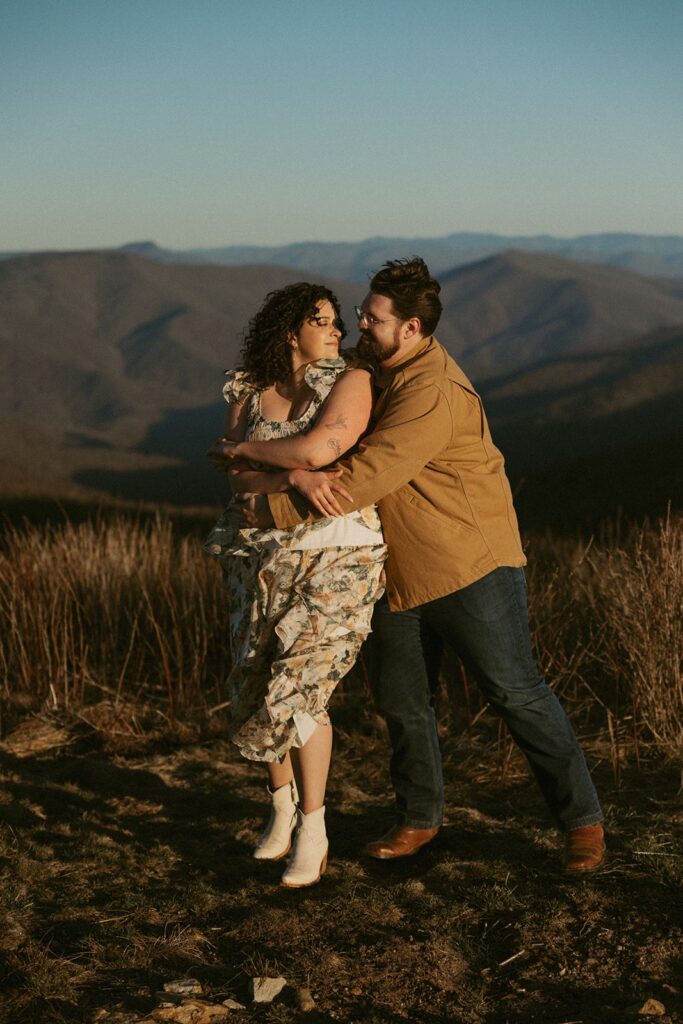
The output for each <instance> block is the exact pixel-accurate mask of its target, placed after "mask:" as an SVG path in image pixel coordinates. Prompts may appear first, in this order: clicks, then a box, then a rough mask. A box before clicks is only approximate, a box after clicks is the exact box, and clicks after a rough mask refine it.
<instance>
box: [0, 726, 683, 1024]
mask: <svg viewBox="0 0 683 1024" xmlns="http://www.w3.org/2000/svg"><path fill="white" fill-rule="evenodd" d="M31 729H33V731H34V740H35V738H36V737H37V736H39V735H40V731H41V729H42V730H43V739H42V741H40V742H31ZM50 730H52V734H51V737H52V738H51V739H50ZM365 733H366V734H363V733H362V732H360V731H355V730H354V731H348V732H344V731H343V730H341V731H339V732H338V734H337V743H336V749H335V756H334V762H333V769H332V775H331V782H330V791H329V801H328V807H329V811H328V825H329V833H330V839H331V857H330V863H329V867H328V871H327V874H326V875H325V877H324V879H323V880H322V882H321V884H320V885H318V886H317V887H315V888H313V889H310V890H305V891H290V890H285V889H282V888H280V887H279V886H278V879H279V874H280V873H281V870H282V868H281V866H278V865H277V864H261V863H257V862H255V861H253V860H252V858H251V849H252V847H253V845H254V843H255V842H256V840H257V837H258V835H259V832H260V829H261V826H262V821H263V817H264V814H265V803H264V790H263V780H262V777H261V774H260V772H259V769H258V768H257V767H255V766H253V765H250V764H247V763H244V762H242V761H240V759H239V757H238V756H237V755H236V754H235V753H234V752H233V750H232V749H231V747H230V745H229V744H228V743H227V742H226V741H225V740H224V739H221V738H213V739H207V740H203V741H194V742H191V741H190V742H187V741H186V742H185V743H178V742H175V743H171V742H169V741H168V740H165V741H159V740H157V741H155V742H154V743H150V742H149V741H146V740H144V738H142V737H138V738H137V739H135V737H133V740H131V736H130V735H128V738H127V741H126V743H123V744H120V745H118V746H117V744H116V742H115V737H114V736H113V735H110V736H109V737H108V740H107V742H106V743H103V742H102V741H101V738H100V739H99V740H97V741H95V739H94V738H93V736H94V734H90V733H88V732H87V730H85V731H81V732H76V733H72V732H71V731H70V730H69V729H68V728H62V727H61V726H59V725H57V726H56V725H55V724H54V723H49V724H46V723H45V722H44V721H43V722H39V721H38V720H34V723H33V725H32V726H29V727H24V733H23V734H22V732H21V730H20V731H19V732H18V733H17V734H15V736H14V740H13V738H12V736H11V735H10V736H9V737H8V738H7V739H6V741H5V743H4V744H3V745H2V750H1V752H0V775H1V777H2V789H1V793H0V821H1V822H2V824H1V825H0V864H1V865H2V868H1V870H2V881H3V884H2V895H1V897H0V912H1V918H2V923H1V924H0V962H1V964H2V967H1V968H0V972H1V974H2V975H3V978H2V984H0V1020H2V1021H3V1022H8V1024H24V1022H26V1024H29V1022H30V1024H43V1022H45V1024H48V1022H72V1021H73V1022H86V1021H87V1022H90V1021H98V1022H101V1024H134V1022H138V1021H143V1020H151V1021H177V1022H181V1024H211V1022H213V1024H216V1022H222V1021H235V1022H236V1024H251V1022H274V1024H275V1022H282V1024H284V1022H290V1021H292V1022H293V1021H299V1020H302V1021H303V1020H306V1021H310V1022H315V1021H319V1022H323V1021H330V1022H332V1021H348V1022H355V1021H364V1022H365V1021H367V1022H375V1024H388V1022H393V1021H414V1022H425V1024H437V1022H446V1021H453V1022H463V1024H465V1022H472V1024H475V1022H491V1024H493V1022H496V1024H505V1022H509V1024H513V1022H514V1024H517V1022H520V1024H521V1022H525V1024H526V1022H534V1021H539V1022H540V1021H542V1022H552V1024H588V1022H593V1021H596V1022H597V1021H600V1022H602V1021H608V1022H609V1021H615V1022H616V1021H623V1020H626V1019H628V1018H632V1019H634V1020H637V1019H639V1020H647V1019H648V1018H649V1017H652V1018H653V1019H654V1018H657V1019H659V1020H661V1021H675V1020H680V1019H681V1016H680V1014H681V1009H682V998H681V991H682V990H683V983H682V982H681V978H683V962H682V957H681V953H682V944H681V917H680V903H679V904H678V916H677V900H679V899H680V883H681V879H682V877H683V856H682V855H681V849H682V847H681V846H680V845H678V846H677V845H676V843H677V839H676V835H677V833H676V822H677V821H678V823H680V818H681V813H680V803H679V802H677V789H678V783H679V778H678V776H677V774H676V773H675V772H674V771H673V769H671V768H667V767H665V766H662V764H661V763H655V762H650V763H648V762H646V761H641V766H640V768H639V769H636V767H635V766H634V765H632V764H631V766H630V767H629V766H628V765H627V766H622V770H621V774H620V777H619V783H620V785H619V789H618V790H617V789H616V788H615V783H614V780H615V775H614V771H613V765H612V766H610V764H609V759H608V758H606V757H603V751H602V749H601V747H600V744H599V742H597V741H596V742H595V743H594V744H593V745H592V746H591V747H590V749H589V758H590V760H591V763H592V765H593V766H594V767H595V771H596V778H597V781H598V784H599V788H600V790H601V793H602V796H603V800H604V804H605V809H606V813H607V821H608V827H609V851H610V852H609V860H608V862H607V865H606V867H605V869H604V870H602V871H601V872H600V873H599V874H596V875H595V876H591V877H587V878H585V879H584V878H578V879H570V878H566V877H563V876H562V874H561V872H560V871H559V856H558V853H559V840H558V837H557V835H556V834H555V832H554V831H553V829H552V828H551V827H550V825H549V823H548V820H547V818H546V816H545V813H544V810H543V807H542V805H541V803H540V800H539V797H538V795H537V793H536V790H535V787H534V786H533V785H532V783H531V782H530V780H529V779H528V777H527V774H526V771H525V768H524V765H523V764H522V763H520V762H519V761H518V760H517V755H516V754H513V755H512V756H511V757H510V756H509V751H506V750H503V751H501V750H499V749H497V748H496V745H495V743H492V742H491V736H489V737H488V738H487V737H486V736H485V735H482V736H480V737H478V738H477V739H476V740H471V741H469V740H468V741H465V740H463V739H461V740H459V741H457V742H456V741H451V742H450V743H449V742H446V749H447V763H448V772H447V781H448V804H447V808H448V811H447V813H448V817H447V824H446V827H445V828H444V829H443V831H442V833H441V835H440V836H439V837H438V839H437V840H436V841H435V842H434V843H433V844H432V845H431V846H430V847H429V848H428V849H426V850H425V851H423V852H422V853H421V854H420V855H418V856H417V857H414V858H411V859H409V860H406V861H403V862H398V863H395V864H386V863H376V862H371V861H368V860H366V859H364V858H363V857H362V855H361V853H360V851H361V847H362V845H363V843H364V842H365V841H366V840H367V839H368V838H369V837H375V836H377V835H378V834H380V833H381V832H382V831H383V830H384V828H385V826H388V825H389V824H391V811H390V787H389V780H388V771H387V750H386V744H385V741H384V739H383V738H382V736H381V733H380V732H379V731H378V730H377V729H376V728H374V727H373V728H369V729H366V730H365ZM679 836H680V833H679ZM264 977H265V978H271V979H275V978H282V979H284V981H285V982H286V984H285V985H284V986H282V984H281V983H277V984H275V985H274V986H273V987H274V988H276V989H277V988H279V991H278V993H277V994H276V995H275V996H274V998H272V999H271V1001H266V1002H255V1001H254V994H255V993H256V994H258V992H259V982H258V981H254V979H259V978H264ZM266 998H268V994H266Z"/></svg>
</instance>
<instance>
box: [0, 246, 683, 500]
mask: <svg viewBox="0 0 683 1024" xmlns="http://www.w3.org/2000/svg"><path fill="white" fill-rule="evenodd" d="M301 276H302V275H301V273H300V272H298V271H297V270H293V269H291V268H286V267H277V266H266V265H260V266H240V267H237V266H235V267H228V266H217V265H208V264H203V263H196V264H192V265H186V264H181V263H175V262H163V261H161V260H156V259H153V260H150V259H148V258H145V257H142V256H140V255H137V254H135V253H131V252H120V251H96V252H78V253H47V254H32V255H26V256H19V257H14V258H9V259H6V260H4V261H2V262H0V371H1V372H0V393H2V400H3V401H2V410H3V411H2V413H0V428H1V429H2V431H3V439H4V440H3V446H2V453H1V454H0V482H2V484H3V485H4V487H5V489H7V488H8V487H19V486H20V487H22V488H24V489H25V490H31V489H34V490H40V491H42V492H45V491H46V490H52V491H54V492H55V493H56V492H58V491H59V489H60V488H63V487H67V486H69V487H72V486H74V485H76V486H78V487H80V488H81V489H82V491H83V493H84V494H96V493H98V494H109V495H118V496H121V497H125V498H133V499H142V498H144V499H150V500H163V501H169V502H173V503H177V504H185V505H188V504H189V505H207V504H214V505H218V504H220V503H221V501H222V500H223V498H224V496H225V484H224V481H223V480H222V479H221V478H220V477H219V476H218V475H217V474H215V473H214V471H212V470H211V469H210V468H209V467H208V466H207V465H206V464H205V461H204V451H205V449H206V447H207V446H208V444H209V443H210V442H211V441H212V440H213V439H214V437H216V436H217V435H218V433H219V432H220V429H221V423H222V410H223V403H222V401H221V399H220V391H221V386H222V371H223V369H224V368H226V367H228V366H230V365H233V364H234V362H235V360H236V357H237V354H238V352H239V348H240V344H241V332H242V330H243V328H244V326H245V324H246V323H247V321H248V319H249V317H250V316H251V315H252V314H253V312H254V311H255V309H256V308H257V307H258V305H259V304H260V302H261V301H262V298H263V296H264V295H265V293H266V292H267V291H269V290H271V289H272V288H275V287H280V286H282V285H284V284H286V283H289V282H291V281H294V280H298V279H300V278H301ZM307 276H310V275H307ZM315 277H316V279H318V280H320V277H319V275H317V274H316V275H315ZM440 280H441V284H442V299H443V303H444V315H443V319H442V322H441V324H440V326H439V329H438V331H437V335H438V337H439V340H441V341H442V342H443V343H444V344H445V345H446V347H447V348H448V349H449V350H450V351H451V352H452V354H453V355H454V356H455V357H456V358H457V359H458V361H459V362H460V363H461V365H462V366H463V368H464V369H465V371H466V372H467V373H468V374H469V376H470V377H471V378H472V379H473V381H474V382H475V385H476V386H477V387H478V389H479V390H480V391H481V393H482V394H483V395H484V398H485V400H486V407H487V410H488V414H489V419H490V421H491V423H492V427H493V432H494V437H495V439H496V440H497V442H498V443H499V445H500V446H501V448H502V449H503V451H504V452H505V453H506V455H507V456H508V459H509V465H510V467H511V473H512V475H513V476H514V477H515V478H519V479H522V478H524V479H525V480H527V485H526V486H527V490H528V491H529V493H535V492H534V487H537V489H540V491H539V493H542V480H543V478H544V474H545V478H546V479H547V478H548V474H551V473H552V472H556V473H559V476H557V481H556V485H555V488H554V500H555V504H556V505H557V507H558V509H560V510H561V507H562V506H564V507H568V506H567V503H566V501H564V500H563V498H562V494H563V490H562V486H563V485H562V481H563V480H566V479H569V478H571V473H570V474H569V475H567V473H564V476H563V474H562V472H561V470H558V467H562V466H566V465H568V464H569V462H571V460H572V459H574V460H575V459H580V460H581V464H582V466H583V467H584V469H585V468H586V467H588V466H589V465H590V464H592V463H591V460H593V462H595V460H596V459H597V462H595V477H596V481H602V480H603V479H604V478H605V473H604V467H603V469H601V468H600V467H601V465H602V464H601V462H600V460H601V459H605V458H606V459H607V460H608V463H609V467H610V471H611V472H615V471H616V467H617V466H618V465H619V463H620V460H621V459H622V457H623V458H626V459H627V460H630V461H627V464H625V465H624V467H623V472H622V474H621V477H620V480H621V487H622V489H623V493H624V495H625V499H624V502H625V504H626V505H629V504H632V500H631V498H632V497H633V495H632V494H631V497H629V493H631V490H632V489H630V488H629V486H628V480H629V479H631V478H634V479H635V478H636V477H637V479H638V480H639V485H638V493H639V494H640V496H641V497H646V496H647V494H649V493H654V491H652V487H653V486H655V485H656V486H655V490H657V488H659V491H661V492H662V493H661V500H664V501H665V500H666V498H667V497H668V498H673V499H674V501H677V500H678V498H677V495H680V492H681V479H680V471H678V470H677V468H676V467H677V465H679V464H680V462H681V460H680V453H681V448H680V442H681V427H680V412H679V410H680V408H681V404H680V403H681V397H682V396H683V280H678V279H675V278H652V277H644V276H642V275H638V274H635V273H632V272H630V271H628V270H623V269H618V268H616V267H610V266H604V265H603V266H600V265H596V264H593V263H585V262H579V261H574V260H567V259H564V258H561V257H558V256H548V255H545V254H540V253H531V252H522V251H509V252H504V253H500V254H498V255H495V256H490V257H487V258H484V259H481V260H477V261H475V262H474V263H470V264H468V265H465V266H457V267H451V268H450V270H448V271H447V272H444V273H442V274H441V275H440ZM326 283H328V284H329V285H330V286H331V287H332V288H333V289H334V290H335V291H336V292H337V293H338V295H339V297H340V300H341V302H342V309H343V314H344V316H345V319H346V321H347V324H349V325H350V324H352V322H353V318H352V317H351V316H350V315H349V313H350V310H351V309H352V306H353V304H354V303H357V302H359V301H361V300H362V297H363V294H364V292H365V286H364V285H360V284H353V283H350V282H349V281H343V280H342V281H339V280H336V281H335V280H334V279H327V281H326ZM353 340H354V331H353V330H351V331H350V337H349V339H348V342H349V343H352V342H353ZM634 446H635V448H634ZM662 446H663V447H662ZM651 449H656V450H657V451H660V452H661V451H665V453H667V456H668V462H669V463H670V468H669V470H667V471H664V469H663V468H662V467H661V466H660V467H659V469H658V470H657V472H658V476H657V479H655V478H654V475H653V474H654V469H653V470H652V473H650V476H652V480H650V479H649V477H648V473H649V472H650V471H649V470H648V466H649V465H650V464H652V466H654V465H655V464H657V465H659V463H657V459H652V458H651V457H650V455H649V454H648V453H649V452H650V450H651ZM629 452H630V453H631V454H630V455H629V454H628V453H629ZM638 453H640V454H638ZM676 458H677V459H678V461H676ZM636 467H640V468H638V469H637V471H636ZM539 474H540V476H539ZM643 474H644V476H643ZM580 475H581V472H580ZM584 475H585V474H584ZM589 476H590V474H589ZM607 477H608V478H609V473H608V474H607ZM536 478H538V480H539V481H540V482H539V483H538V485H536V484H533V486H532V484H530V483H529V482H528V481H531V480H533V479H536ZM585 482H586V481H584V483H585ZM591 486H593V488H594V489H595V486H594V485H591ZM619 486H620V483H619V479H618V480H617V482H616V488H617V490H616V492H615V487H614V486H611V487H610V488H608V493H607V494H606V495H605V500H606V501H607V502H608V503H609V501H612V503H613V504H614V503H615V502H616V503H617V504H618V503H619V500H620V492H619ZM648 488H650V490H649V491H648ZM598 489H599V488H598ZM587 490H590V487H589V486H588V484H587V485H586V487H583V491H584V492H586V491H587ZM659 491H657V493H658V494H659ZM523 494H524V491H522V495H523ZM534 500H536V499H534ZM539 500H540V499H539ZM657 500H658V501H660V498H658V499H657ZM660 504H661V501H660ZM542 505H543V501H541V505H539V508H540V507H541V506H542ZM547 505H548V503H547V501H545V506H546V508H545V510H543V509H542V511H545V512H547V511H548V509H547ZM644 507H645V508H647V507H649V506H648V503H647V501H645V505H644ZM579 514H583V513H581V510H578V511H577V515H579Z"/></svg>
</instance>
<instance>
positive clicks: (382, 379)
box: [374, 334, 432, 388]
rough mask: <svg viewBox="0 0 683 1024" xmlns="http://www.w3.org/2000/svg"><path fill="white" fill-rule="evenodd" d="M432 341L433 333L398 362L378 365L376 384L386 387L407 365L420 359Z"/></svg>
mask: <svg viewBox="0 0 683 1024" xmlns="http://www.w3.org/2000/svg"><path fill="white" fill-rule="evenodd" d="M431 341H432V335H431V334H430V335H428V336H427V337H426V338H422V339H421V340H420V341H418V343H417V344H416V345H415V346H414V347H413V348H411V349H410V351H409V352H408V353H406V355H405V356H404V357H403V359H400V360H399V361H398V362H397V363H394V364H393V365H392V366H378V367H376V369H375V374H374V376H375V384H376V385H377V386H378V387H380V388H385V387H386V386H387V385H388V384H389V383H390V382H391V381H392V380H393V378H394V377H395V376H396V373H397V372H398V371H399V370H405V368H406V366H408V365H409V364H410V363H412V362H413V360H415V359H418V358H419V357H420V356H421V355H422V353H423V352H425V351H426V349H427V348H428V347H429V344H430V342H431Z"/></svg>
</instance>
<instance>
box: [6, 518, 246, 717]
mask: <svg viewBox="0 0 683 1024" xmlns="http://www.w3.org/2000/svg"><path fill="white" fill-rule="evenodd" d="M227 613H228V608H227V602H226V597H225V594H224V592H223V589H222V585H221V579H220V574H219V572H218V571H217V569H216V566H215V564H210V563H209V560H208V559H207V558H206V557H205V556H203V554H202V553H201V550H200V549H199V544H198V542H197V541H196V540H194V539H191V538H188V537H181V538H177V537H174V533H173V529H172V525H171V523H170V522H169V521H168V520H162V519H157V520H156V521H151V522H147V523H145V524H140V523H137V522H134V521H131V520H130V519H128V518H125V517H123V516H121V517H118V518H116V517H115V518H113V519H112V518H109V519H107V520H106V521H105V520H104V519H95V520H94V521H91V522H86V523H81V524H79V525H71V524H68V523H67V524H66V525H63V526H51V525H50V526H46V527H36V526H26V527H25V528H23V529H19V528H16V527H12V528H10V529H9V530H8V531H7V533H6V535H5V538H4V551H3V553H2V554H1V555H0V636H1V640H0V686H1V692H2V694H3V696H4V698H5V699H6V700H8V701H11V702H15V703H21V704H24V705H27V704H34V705H35V704H36V703H41V702H45V701H48V702H49V703H50V704H51V705H52V706H53V707H64V708H74V707H78V706H81V705H82V704H83V703H84V702H85V701H88V700H92V699H93V698H94V696H96V695H99V696H100V697H101V696H102V695H108V696H109V697H111V698H113V699H114V700H121V699H125V700H127V701H130V700H139V699H143V698H144V699H152V700H154V699H159V698H161V700H162V702H163V704H164V706H165V708H166V710H167V712H168V714H169V715H170V717H171V718H173V717H174V716H175V715H176V714H177V713H178V712H180V711H183V712H186V711H187V710H188V709H189V708H194V709H197V708H199V709H201V708H206V707H208V706H210V705H212V704H217V703H220V702H221V701H222V699H223V698H224V692H223V680H224V678H225V675H226V672H227V667H228V651H227V634H226V620H227Z"/></svg>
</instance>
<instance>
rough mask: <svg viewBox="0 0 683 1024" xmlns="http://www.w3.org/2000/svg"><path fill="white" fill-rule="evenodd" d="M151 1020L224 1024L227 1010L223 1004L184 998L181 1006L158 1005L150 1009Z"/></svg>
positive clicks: (178, 1023) (177, 1023)
mask: <svg viewBox="0 0 683 1024" xmlns="http://www.w3.org/2000/svg"><path fill="white" fill-rule="evenodd" d="M152 1020H157V1021H162V1022H164V1024H166V1022H168V1024H226V1022H227V1020H228V1011H227V1010H226V1009H225V1007H224V1006H216V1005H215V1004H213V1003H205V1002H202V1001H201V1000H198V999H186V1000H185V1001H184V1002H183V1004H182V1005H181V1006H170V1007H159V1008H158V1009H156V1010H153V1011H152Z"/></svg>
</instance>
